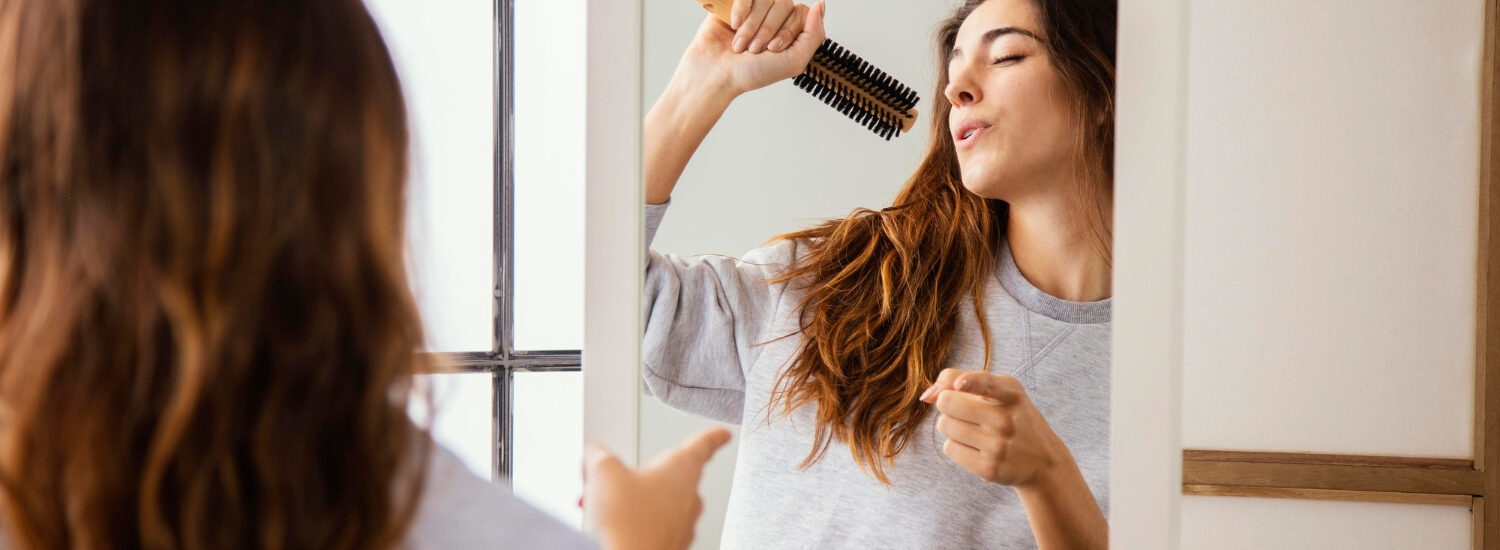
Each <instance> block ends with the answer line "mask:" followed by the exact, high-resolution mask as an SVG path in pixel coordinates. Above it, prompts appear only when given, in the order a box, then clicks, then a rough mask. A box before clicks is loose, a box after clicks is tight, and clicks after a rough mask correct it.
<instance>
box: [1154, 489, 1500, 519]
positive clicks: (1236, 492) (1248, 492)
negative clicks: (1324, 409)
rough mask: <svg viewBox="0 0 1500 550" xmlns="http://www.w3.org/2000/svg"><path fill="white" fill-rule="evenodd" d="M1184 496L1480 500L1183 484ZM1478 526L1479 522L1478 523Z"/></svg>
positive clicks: (1402, 501)
mask: <svg viewBox="0 0 1500 550" xmlns="http://www.w3.org/2000/svg"><path fill="white" fill-rule="evenodd" d="M1182 494H1184V495H1200V496H1216V497H1255V498H1291V499H1301V500H1338V501H1345V502H1385V503H1394V504H1436V505H1442V506H1463V507H1465V508H1473V506H1474V501H1475V500H1477V497H1474V496H1471V495H1442V494H1433V493H1393V492H1386V491H1339V490H1334V489H1286V488H1280V487H1238V486H1227V485H1183V486H1182ZM1476 523H1478V522H1476Z"/></svg>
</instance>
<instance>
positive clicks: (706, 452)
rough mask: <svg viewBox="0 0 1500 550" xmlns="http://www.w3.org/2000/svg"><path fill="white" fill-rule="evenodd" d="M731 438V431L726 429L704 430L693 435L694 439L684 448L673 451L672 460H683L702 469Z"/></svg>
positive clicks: (686, 442)
mask: <svg viewBox="0 0 1500 550" xmlns="http://www.w3.org/2000/svg"><path fill="white" fill-rule="evenodd" d="M729 438H730V435H729V430H726V429H724V428H710V429H707V430H703V431H701V432H698V433H696V434H693V436H692V437H689V438H688V439H687V441H685V442H683V444H682V446H680V447H678V448H677V449H676V450H674V451H672V459H673V460H681V461H684V462H686V464H687V465H691V466H694V467H697V468H702V467H703V465H704V464H707V463H708V460H709V459H711V458H713V457H714V453H717V452H718V451H719V448H720V447H723V446H724V445H725V444H726V443H729Z"/></svg>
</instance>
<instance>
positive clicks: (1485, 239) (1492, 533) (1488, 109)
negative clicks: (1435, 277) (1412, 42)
mask: <svg viewBox="0 0 1500 550" xmlns="http://www.w3.org/2000/svg"><path fill="white" fill-rule="evenodd" d="M1484 12H1485V16H1484V20H1485V23H1484V60H1483V62H1482V66H1481V68H1480V70H1481V71H1482V72H1481V81H1480V102H1481V103H1480V113H1481V115H1480V116H1481V118H1480V124H1481V129H1480V134H1479V141H1480V149H1479V159H1480V160H1479V201H1478V202H1479V205H1478V206H1479V250H1478V263H1477V267H1478V271H1479V273H1478V277H1477V279H1478V281H1477V282H1478V292H1477V294H1476V295H1475V300H1474V305H1475V308H1476V311H1475V324H1476V325H1477V329H1478V337H1477V338H1476V339H1475V345H1476V347H1477V349H1475V357H1474V359H1475V368H1474V376H1475V384H1474V391H1475V399H1474V427H1475V434H1474V466H1475V468H1477V469H1478V470H1479V471H1480V472H1482V475H1483V479H1482V483H1483V486H1482V487H1481V491H1482V492H1481V493H1479V494H1480V496H1488V497H1492V500H1493V499H1494V498H1500V105H1497V103H1496V102H1497V101H1500V92H1497V89H1496V88H1497V86H1500V84H1497V81H1496V78H1497V77H1500V54H1497V52H1500V0H1485V7H1484ZM1474 500H1475V504H1474V547H1475V548H1480V549H1488V550H1500V505H1497V504H1495V503H1491V504H1490V506H1485V505H1484V499H1483V498H1476V499H1474Z"/></svg>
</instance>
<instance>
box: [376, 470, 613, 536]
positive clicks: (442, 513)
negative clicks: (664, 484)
mask: <svg viewBox="0 0 1500 550" xmlns="http://www.w3.org/2000/svg"><path fill="white" fill-rule="evenodd" d="M432 448H433V454H432V458H431V459H430V461H429V462H428V466H427V481H426V487H425V488H424V490H423V496H422V502H421V504H420V505H419V506H418V508H417V517H416V519H415V521H414V522H413V523H412V527H411V530H410V531H409V532H408V533H407V540H406V544H405V545H403V546H404V547H405V548H406V549H407V550H449V549H459V548H495V549H497V550H511V549H514V550H523V549H525V550H530V549H534V548H535V549H543V548H545V549H547V550H554V549H555V550H595V549H597V548H598V547H597V546H596V545H595V544H594V542H593V541H592V540H591V539H589V538H588V537H587V536H585V535H584V534H583V533H580V532H579V531H578V530H577V529H574V528H572V527H568V526H567V525H563V523H562V522H560V521H557V520H556V519H554V518H553V517H552V516H549V515H547V514H546V513H545V512H542V511H541V510H537V509H536V508H532V507H531V506H530V505H528V504H526V503H525V502H523V501H521V499H519V498H516V496H515V495H512V494H511V492H510V490H509V489H507V488H506V487H505V486H504V485H498V484H495V483H490V482H489V481H488V480H485V479H483V478H480V477H479V476H476V475H474V474H473V473H472V472H470V471H469V470H468V469H467V468H465V467H464V465H463V463H461V462H459V460H458V457H455V456H453V454H452V453H450V452H449V451H448V450H447V449H444V448H442V446H440V445H436V444H434V445H433V446H432Z"/></svg>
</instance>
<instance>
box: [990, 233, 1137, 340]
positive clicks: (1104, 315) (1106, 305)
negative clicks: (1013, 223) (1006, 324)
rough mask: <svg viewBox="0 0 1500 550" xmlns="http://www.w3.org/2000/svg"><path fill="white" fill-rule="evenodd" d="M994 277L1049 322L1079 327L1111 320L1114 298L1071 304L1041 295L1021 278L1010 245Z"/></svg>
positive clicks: (1005, 246) (1002, 249) (1003, 250)
mask: <svg viewBox="0 0 1500 550" xmlns="http://www.w3.org/2000/svg"><path fill="white" fill-rule="evenodd" d="M995 277H996V278H997V279H999V280H1000V286H1001V287H1003V288H1005V291H1006V292H1009V293H1010V295H1011V296H1012V297H1014V298H1015V299H1016V301H1017V302H1020V303H1021V305H1022V306H1023V307H1025V308H1026V309H1029V310H1031V311H1032V312H1034V313H1037V314H1040V315H1043V316H1045V317H1047V318H1049V319H1054V320H1057V321H1062V322H1064V323H1073V324H1080V325H1094V324H1100V323H1108V322H1109V320H1110V309H1111V307H1110V300H1112V299H1113V298H1105V299H1103V300H1099V301H1097V302H1070V301H1067V300H1064V299H1061V298H1057V297H1055V296H1052V295H1050V294H1047V293H1045V292H1042V291H1041V289H1038V288H1037V287H1036V286H1034V285H1032V284H1031V281H1028V280H1026V276H1025V275H1022V274H1021V268H1020V267H1017V266H1016V258H1015V256H1012V255H1011V253H1010V242H1009V241H1006V242H1004V243H1002V244H1001V247H1000V265H999V266H997V268H996V269H995Z"/></svg>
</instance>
